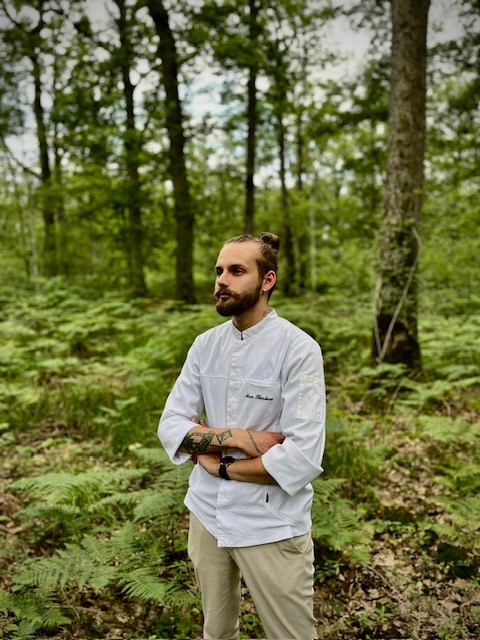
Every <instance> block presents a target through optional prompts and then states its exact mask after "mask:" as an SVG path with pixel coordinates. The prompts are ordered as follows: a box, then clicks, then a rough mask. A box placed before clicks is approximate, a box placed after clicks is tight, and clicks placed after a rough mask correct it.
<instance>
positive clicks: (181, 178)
mask: <svg viewBox="0 0 480 640" xmlns="http://www.w3.org/2000/svg"><path fill="white" fill-rule="evenodd" d="M147 7H148V10H149V12H150V15H151V17H152V20H153V22H154V24H155V29H156V32H157V35H158V37H159V42H158V47H157V54H158V57H159V59H160V60H161V63H162V79H163V86H164V89H165V124H166V128H167V132H168V138H169V142H170V146H169V158H170V172H171V176H172V182H173V191H174V195H175V220H176V296H177V298H178V299H179V300H183V301H184V302H189V303H194V302H195V291H194V281H193V240H194V222H195V216H194V213H193V207H192V202H191V198H190V188H189V183H188V176H187V167H186V162H185V133H184V127H183V113H182V105H181V101H180V96H179V90H178V87H179V80H178V70H179V63H178V56H177V47H176V43H175V37H174V34H173V32H172V30H171V28H170V18H169V14H168V11H167V9H166V8H165V5H164V3H163V0H148V2H147Z"/></svg>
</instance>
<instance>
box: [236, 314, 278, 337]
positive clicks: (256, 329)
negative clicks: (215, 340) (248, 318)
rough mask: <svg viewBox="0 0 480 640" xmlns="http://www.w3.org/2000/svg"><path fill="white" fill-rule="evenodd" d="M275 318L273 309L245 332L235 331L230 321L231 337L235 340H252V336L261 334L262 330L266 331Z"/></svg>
mask: <svg viewBox="0 0 480 640" xmlns="http://www.w3.org/2000/svg"><path fill="white" fill-rule="evenodd" d="M277 317H278V316H277V312H276V311H275V309H272V310H271V311H270V312H269V313H268V314H267V315H266V316H265V317H264V318H262V319H261V320H260V322H257V323H256V324H254V325H253V326H252V327H249V328H248V329H245V331H240V329H237V327H236V326H235V324H234V322H233V319H232V320H231V321H230V322H231V327H232V334H233V337H234V338H236V339H237V340H248V339H249V338H253V337H254V336H256V335H258V334H259V333H261V332H262V331H263V330H264V329H266V328H267V327H268V326H269V325H270V323H271V321H272V320H274V319H275V318H277Z"/></svg>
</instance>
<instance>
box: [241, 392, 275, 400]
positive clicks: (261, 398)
mask: <svg viewBox="0 0 480 640" xmlns="http://www.w3.org/2000/svg"><path fill="white" fill-rule="evenodd" d="M245 398H250V400H268V402H271V401H272V400H273V398H270V396H261V395H260V394H259V393H257V395H256V396H252V395H251V394H250V393H246V394H245Z"/></svg>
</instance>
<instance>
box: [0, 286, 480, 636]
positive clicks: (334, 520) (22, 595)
mask: <svg viewBox="0 0 480 640" xmlns="http://www.w3.org/2000/svg"><path fill="white" fill-rule="evenodd" d="M0 298H1V303H2V305H3V309H4V313H5V319H4V322H2V323H0V334H1V335H2V337H3V338H4V343H5V345H6V350H5V352H4V353H3V358H2V360H1V362H2V372H3V373H4V374H5V376H4V386H2V389H3V391H2V393H5V394H6V393H7V391H8V393H10V395H9V396H8V397H7V396H6V395H5V396H4V400H3V405H2V418H1V421H0V424H1V425H2V426H1V428H0V444H1V446H2V450H3V451H4V452H5V456H6V457H5V465H6V470H7V473H8V474H10V475H11V476H12V479H13V481H12V482H11V483H9V486H8V489H7V492H6V493H5V494H4V495H5V496H7V498H6V502H5V504H9V502H8V501H9V500H10V501H12V502H13V504H14V507H13V508H12V511H11V512H6V515H4V516H2V519H1V520H0V523H1V524H2V525H3V523H5V524H6V525H8V526H5V531H6V532H7V533H8V531H9V526H11V527H15V531H17V530H18V531H19V533H18V535H17V536H9V537H7V539H6V544H5V548H4V549H3V550H2V552H1V553H0V564H1V567H0V569H3V571H4V572H5V576H6V578H5V580H6V582H5V585H6V586H5V588H4V592H1V593H2V595H1V596H0V603H1V606H2V612H3V614H2V615H3V618H2V619H1V621H0V630H1V632H2V633H3V634H4V637H15V638H34V637H38V636H39V634H42V633H44V634H54V633H55V632H56V631H58V630H59V629H60V627H65V626H68V627H69V628H70V631H71V633H72V634H73V635H75V634H76V633H77V627H76V625H79V628H82V629H83V628H84V627H83V626H82V625H86V626H88V625H90V626H92V627H94V631H92V634H93V635H94V636H95V634H96V636H97V637H102V635H104V629H103V628H102V626H101V624H100V623H98V625H96V623H94V622H93V621H92V619H90V617H89V616H90V614H89V613H88V612H89V607H90V606H91V603H92V602H93V601H101V602H103V603H105V608H106V609H108V608H109V607H113V606H114V605H115V606H119V607H125V608H128V610H129V614H128V616H127V617H128V619H129V620H131V621H132V622H131V627H130V630H129V631H125V634H126V636H125V637H129V638H131V639H132V640H133V639H134V638H140V637H149V636H150V637H152V638H153V637H157V638H166V637H178V638H188V637H196V636H198V635H199V634H200V631H199V629H200V626H199V623H200V620H201V614H200V604H199V594H198V590H197V588H196V586H195V582H194V577H193V574H192V569H191V567H190V564H189V562H188V559H187V557H186V544H187V528H188V525H187V514H186V509H185V507H184V505H183V497H184V494H185V490H186V486H187V483H188V476H189V474H190V471H191V466H190V465H188V464H186V465H179V466H178V465H172V464H171V463H170V461H169V460H168V458H167V456H166V454H165V452H164V451H163V450H162V448H161V447H160V446H158V444H157V443H156V442H155V431H156V426H157V422H158V417H159V415H160V412H161V409H162V406H163V401H164V398H165V397H166V394H167V393H168V390H169V389H170V387H171V384H172V383H173V380H174V379H175V377H176V375H177V373H178V371H179V369H180V367H181V365H182V364H183V360H184V357H185V354H186V351H187V349H188V348H189V346H190V344H191V342H192V340H193V339H194V337H195V336H196V335H197V334H198V333H199V332H200V331H202V330H204V329H206V328H208V327H209V326H212V325H213V324H214V323H215V322H218V321H221V320H219V319H218V318H217V317H216V316H215V315H214V313H213V312H212V310H211V308H210V307H208V308H207V307H203V306H198V307H185V306H183V305H181V306H178V305H174V304H165V303H164V304H153V303H146V302H145V301H141V302H135V303H132V302H129V301H126V300H124V299H123V298H122V296H114V295H111V296H108V297H107V298H108V299H107V298H104V299H102V300H96V299H94V298H93V297H91V296H89V294H88V292H87V291H81V290H80V289H74V290H69V289H68V288H67V287H65V286H63V285H60V283H57V288H55V287H53V286H51V287H45V288H44V289H41V290H39V291H37V292H36V293H35V292H27V293H26V294H25V295H23V294H22V292H21V291H17V292H15V299H14V300H13V292H12V291H11V290H10V291H7V290H6V289H4V290H3V291H0ZM27 302H28V303H27ZM276 306H277V308H278V311H279V313H280V314H281V315H283V316H285V317H287V318H288V319H290V320H292V321H294V322H296V323H298V324H299V325H300V326H301V327H302V328H304V329H305V330H307V331H308V332H309V333H311V335H313V336H314V337H315V338H316V339H317V340H318V341H319V342H320V343H321V345H322V348H323V351H324V355H325V364H326V378H327V389H328V393H329V402H328V415H327V447H326V454H325V458H324V462H323V466H324V468H325V471H324V473H323V474H322V475H321V476H320V477H319V478H318V479H317V480H316V481H315V483H314V490H315V497H314V504H313V509H312V519H313V534H314V541H315V548H316V556H317V562H318V569H317V573H316V577H317V580H318V585H325V584H328V582H329V581H330V580H335V579H336V577H337V576H338V575H339V573H340V574H341V573H342V572H344V571H353V570H364V571H367V570H368V567H369V566H370V563H371V561H372V557H374V554H375V549H376V545H377V544H378V537H379V535H386V532H392V531H394V530H398V531H399V532H401V535H403V536H408V537H409V539H411V540H412V542H411V543H410V544H418V545H422V548H424V549H428V551H425V553H428V554H429V557H431V558H432V561H433V560H435V561H436V562H438V563H439V564H440V565H441V566H445V567H446V570H448V571H450V574H451V575H453V576H463V577H466V579H470V577H471V576H472V575H473V573H474V571H475V568H476V566H477V555H476V554H478V524H479V522H478V521H479V514H478V509H479V504H478V498H477V496H478V493H479V489H480V466H479V465H478V462H477V461H476V457H475V452H476V451H477V449H478V439H479V432H478V423H477V422H476V421H475V417H474V416H475V415H476V414H475V412H474V410H473V412H472V410H471V409H469V410H468V411H467V410H465V411H462V410H461V407H462V406H463V404H462V403H465V406H468V407H474V406H476V405H475V401H476V400H475V390H476V389H477V387H478V385H477V382H476V381H475V379H476V377H477V375H478V373H477V370H476V369H475V367H476V364H475V363H474V362H472V361H471V355H469V354H468V353H467V350H464V349H463V347H462V344H461V340H460V336H459V334H457V328H458V326H459V325H460V324H461V323H463V326H464V334H465V335H467V336H469V340H470V347H469V349H470V350H471V349H476V344H475V342H474V340H473V335H474V328H475V326H476V322H477V320H476V316H475V315H472V316H471V317H469V318H467V319H466V318H462V319H461V321H460V319H457V318H456V316H453V317H452V318H451V321H450V322H443V321H441V319H440V318H439V317H437V316H428V317H427V318H425V322H424V325H423V331H424V332H425V336H426V340H425V343H426V344H427V345H428V349H427V351H426V358H425V360H426V363H427V370H426V371H425V375H424V377H423V378H419V379H415V380H412V379H410V378H407V377H406V376H405V373H404V371H403V369H402V368H398V367H384V368H383V369H382V370H381V371H380V372H379V371H378V370H377V369H374V368H371V367H369V366H368V362H369V337H370V329H369V323H370V309H369V306H368V304H367V303H366V302H365V301H364V300H363V301H362V300H360V301H358V303H357V304H356V305H351V304H350V303H349V302H348V301H345V300H341V299H338V300H336V298H335V296H334V295H333V294H332V293H329V294H327V295H326V296H325V297H314V298H312V299H308V300H305V299H303V300H301V299H300V300H298V301H292V300H285V299H282V298H281V297H279V301H278V305H276ZM87 310H88V311H87ZM84 318H85V322H84ZM450 334H451V335H450ZM457 335H458V338H457ZM459 356H460V357H459ZM372 398H374V399H375V402H372ZM372 407H373V408H372ZM453 407H460V410H458V411H457V410H453ZM405 441H406V442H410V443H413V442H414V443H415V449H414V453H412V455H411V456H407V457H405V456H403V454H401V452H400V451H399V450H398V448H399V446H400V442H403V443H404V442H405ZM409 446H410V445H409ZM417 449H418V450H419V452H418V453H417ZM417 464H418V466H419V468H421V471H420V472H417V469H416V465H417ZM398 469H399V471H398ZM425 469H428V470H429V474H431V480H430V481H431V486H430V491H428V492H426V493H425V498H424V504H423V505H422V506H421V507H420V506H418V505H417V509H418V511H414V510H408V509H407V508H406V507H403V506H400V507H397V506H395V502H394V503H393V505H391V506H389V505H388V502H387V505H385V504H384V503H383V502H382V500H383V498H382V492H383V491H385V490H386V488H388V487H389V483H390V481H391V478H396V477H398V473H400V474H402V473H405V474H412V475H411V476H409V479H410V480H411V481H412V482H414V483H415V482H418V483H419V486H420V488H422V487H423V484H422V483H423V482H424V479H425V476H421V477H420V479H418V478H417V477H416V476H415V474H416V473H421V474H424V473H426V472H425ZM392 474H393V475H392ZM395 474H397V475H395ZM405 492H406V490H405V487H404V488H403V490H402V495H403V494H404V493H405ZM407 492H408V489H407ZM420 493H421V495H423V493H422V492H421V491H420ZM422 509H424V510H425V511H422ZM431 513H434V514H438V515H435V516H434V517H431V515H430V514H431ZM17 528H18V529H17ZM382 532H383V534H382ZM413 540H415V541H417V540H418V542H413ZM13 559H14V562H12V560H13ZM358 567H360V568H361V569H358ZM355 568H357V569H355ZM382 606H383V605H382ZM378 610H379V612H376V610H372V611H371V612H369V613H368V614H367V613H366V614H365V616H364V617H362V616H360V615H358V616H357V618H356V620H357V623H358V624H360V625H364V627H365V628H368V629H374V627H375V625H377V624H380V622H379V621H380V619H381V620H382V624H385V623H386V622H387V621H388V620H389V616H388V615H387V614H385V615H383V614H382V609H381V606H379V607H378ZM385 611H386V612H387V613H388V611H389V610H388V611H387V609H385ZM382 615H383V617H382ZM67 619H68V620H70V622H68V620H67ZM2 625H3V626H2ZM7 627H8V629H7ZM260 629H261V626H260V623H259V621H258V617H257V616H256V614H255V613H254V612H253V611H252V610H251V608H249V607H248V606H247V607H246V609H245V612H244V615H242V627H241V634H242V636H244V637H251V636H252V635H259V634H261V631H260ZM82 633H83V630H82V631H81V632H80V636H81V634H82ZM372 633H373V631H372ZM12 634H16V635H12ZM0 637H1V636H0ZM86 637H88V634H87V636H86Z"/></svg>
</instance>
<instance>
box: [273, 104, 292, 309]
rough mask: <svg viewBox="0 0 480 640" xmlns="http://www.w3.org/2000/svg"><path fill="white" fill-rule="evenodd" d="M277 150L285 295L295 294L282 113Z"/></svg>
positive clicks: (280, 114) (279, 117) (280, 113)
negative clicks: (278, 157)
mask: <svg viewBox="0 0 480 640" xmlns="http://www.w3.org/2000/svg"><path fill="white" fill-rule="evenodd" d="M277 126H278V152H279V156H280V211H281V214H282V226H283V231H282V235H283V237H282V247H283V254H284V256H285V266H286V268H285V275H284V279H283V293H284V294H285V296H287V297H289V296H293V295H295V294H296V283H295V276H296V263H295V251H294V244H293V232H292V225H291V221H290V208H289V202H288V191H287V183H286V163H285V124H284V122H283V115H282V112H281V111H280V112H279V114H278V125H277Z"/></svg>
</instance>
